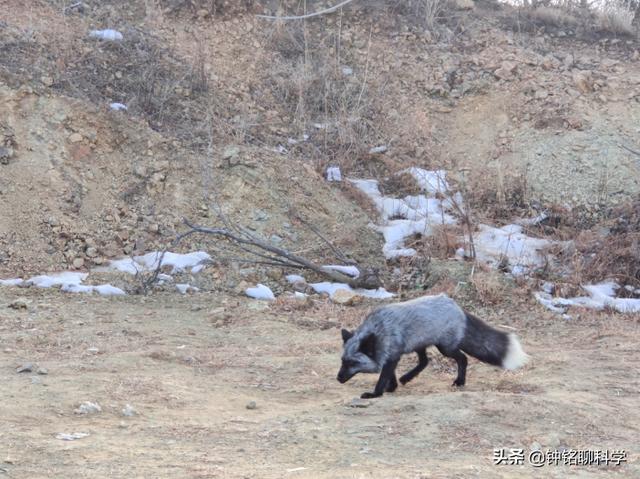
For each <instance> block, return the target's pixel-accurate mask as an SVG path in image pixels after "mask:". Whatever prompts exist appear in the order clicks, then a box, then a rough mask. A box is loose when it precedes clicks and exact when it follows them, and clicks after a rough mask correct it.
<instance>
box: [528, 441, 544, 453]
mask: <svg viewBox="0 0 640 479" xmlns="http://www.w3.org/2000/svg"><path fill="white" fill-rule="evenodd" d="M529 449H530V450H532V451H541V450H542V445H541V444H540V443H539V442H538V441H533V442H532V443H531V446H529Z"/></svg>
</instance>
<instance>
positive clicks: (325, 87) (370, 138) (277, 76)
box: [262, 18, 390, 171]
mask: <svg viewBox="0 0 640 479" xmlns="http://www.w3.org/2000/svg"><path fill="white" fill-rule="evenodd" d="M325 22H327V19H325V18H321V19H319V20H318V21H317V22H314V23H308V24H307V23H303V22H274V23H270V24H268V28H265V32H266V38H265V41H266V42H268V43H269V45H270V49H271V50H272V51H274V52H276V53H277V55H276V56H275V57H273V56H269V57H265V62H267V63H265V65H264V67H263V69H262V71H264V72H265V76H264V78H263V81H264V84H265V85H266V86H267V89H268V91H269V95H270V96H271V97H272V101H273V103H274V104H276V105H277V106H278V110H279V111H281V112H282V114H281V115H280V116H279V118H280V119H281V120H282V123H281V125H279V126H278V127H276V126H275V125H274V126H273V128H272V130H274V132H275V133H276V134H284V135H287V137H288V138H293V139H300V138H305V139H306V141H298V143H296V144H295V146H293V147H291V148H292V149H294V150H295V151H296V153H297V154H299V155H300V156H304V157H307V158H311V159H312V161H313V162H314V164H315V167H316V169H317V170H318V171H324V169H325V167H326V166H327V165H328V164H334V165H339V166H340V167H341V168H342V169H343V171H352V169H353V168H354V167H356V166H357V164H358V163H367V162H365V161H360V160H361V159H363V158H367V155H368V152H369V150H370V149H371V148H372V147H373V146H376V145H379V144H381V139H383V138H388V137H389V136H390V135H389V134H382V132H383V131H385V126H386V125H385V121H384V118H385V115H383V114H382V112H383V111H384V109H385V107H386V106H387V102H388V101H389V100H386V97H385V95H383V92H382V87H381V86H378V85H377V84H374V83H372V80H373V78H372V76H371V75H370V74H369V53H368V49H369V47H370V43H369V41H370V39H368V40H367V39H364V38H363V39H362V40H363V41H365V42H366V45H367V46H366V48H367V54H366V56H365V58H362V57H360V56H355V57H352V55H353V49H352V48H351V43H352V42H346V40H344V39H343V35H344V34H343V32H342V31H341V27H340V26H336V25H335V24H327V23H325ZM343 42H344V44H343ZM380 119H383V121H380ZM383 141H384V140H383ZM289 143H290V142H289ZM368 156H369V157H371V158H368V159H370V160H372V162H374V163H375V162H378V161H380V162H381V163H384V162H385V161H386V158H382V157H384V156H385V155H368ZM376 156H377V157H378V158H374V157H376Z"/></svg>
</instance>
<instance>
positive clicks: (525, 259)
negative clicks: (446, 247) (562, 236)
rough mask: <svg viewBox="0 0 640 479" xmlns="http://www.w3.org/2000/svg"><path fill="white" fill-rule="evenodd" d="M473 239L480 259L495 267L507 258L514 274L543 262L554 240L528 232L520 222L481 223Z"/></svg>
mask: <svg viewBox="0 0 640 479" xmlns="http://www.w3.org/2000/svg"><path fill="white" fill-rule="evenodd" d="M473 243H474V246H475V249H476V259H477V260H478V261H482V262H483V263H487V264H489V265H491V266H494V267H495V266H497V265H498V264H499V263H500V262H501V261H502V260H503V259H505V258H506V259H507V260H508V261H509V266H510V267H511V272H512V273H513V274H514V275H518V274H525V273H527V272H528V271H529V270H530V269H531V268H535V267H541V266H544V264H545V262H546V261H547V258H546V257H545V255H544V254H543V251H544V250H545V249H547V248H549V247H550V246H552V245H553V244H554V242H553V241H550V240H545V239H539V238H532V237H530V236H527V235H525V234H524V233H523V232H522V226H520V225H506V226H503V227H502V228H494V227H493V226H489V225H479V226H478V231H477V232H476V233H475V234H474V236H473Z"/></svg>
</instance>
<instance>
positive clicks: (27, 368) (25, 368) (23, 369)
mask: <svg viewBox="0 0 640 479" xmlns="http://www.w3.org/2000/svg"><path fill="white" fill-rule="evenodd" d="M33 368H34V366H33V363H24V364H23V365H21V366H20V367H18V368H17V369H16V372H17V373H30V372H32V371H33Z"/></svg>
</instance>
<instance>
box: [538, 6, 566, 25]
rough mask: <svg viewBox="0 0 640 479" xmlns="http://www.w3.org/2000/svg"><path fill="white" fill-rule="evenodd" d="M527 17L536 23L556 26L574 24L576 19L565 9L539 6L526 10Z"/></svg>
mask: <svg viewBox="0 0 640 479" xmlns="http://www.w3.org/2000/svg"><path fill="white" fill-rule="evenodd" d="M528 17H529V18H530V19H531V20H533V21H535V22H538V23H542V24H545V25H553V26H556V27H565V26H576V25H577V24H578V19H577V18H576V17H575V16H574V15H573V13H572V12H570V11H569V10H567V9H562V8H559V7H549V6H540V7H536V8H534V9H533V10H531V11H529V12H528Z"/></svg>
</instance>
